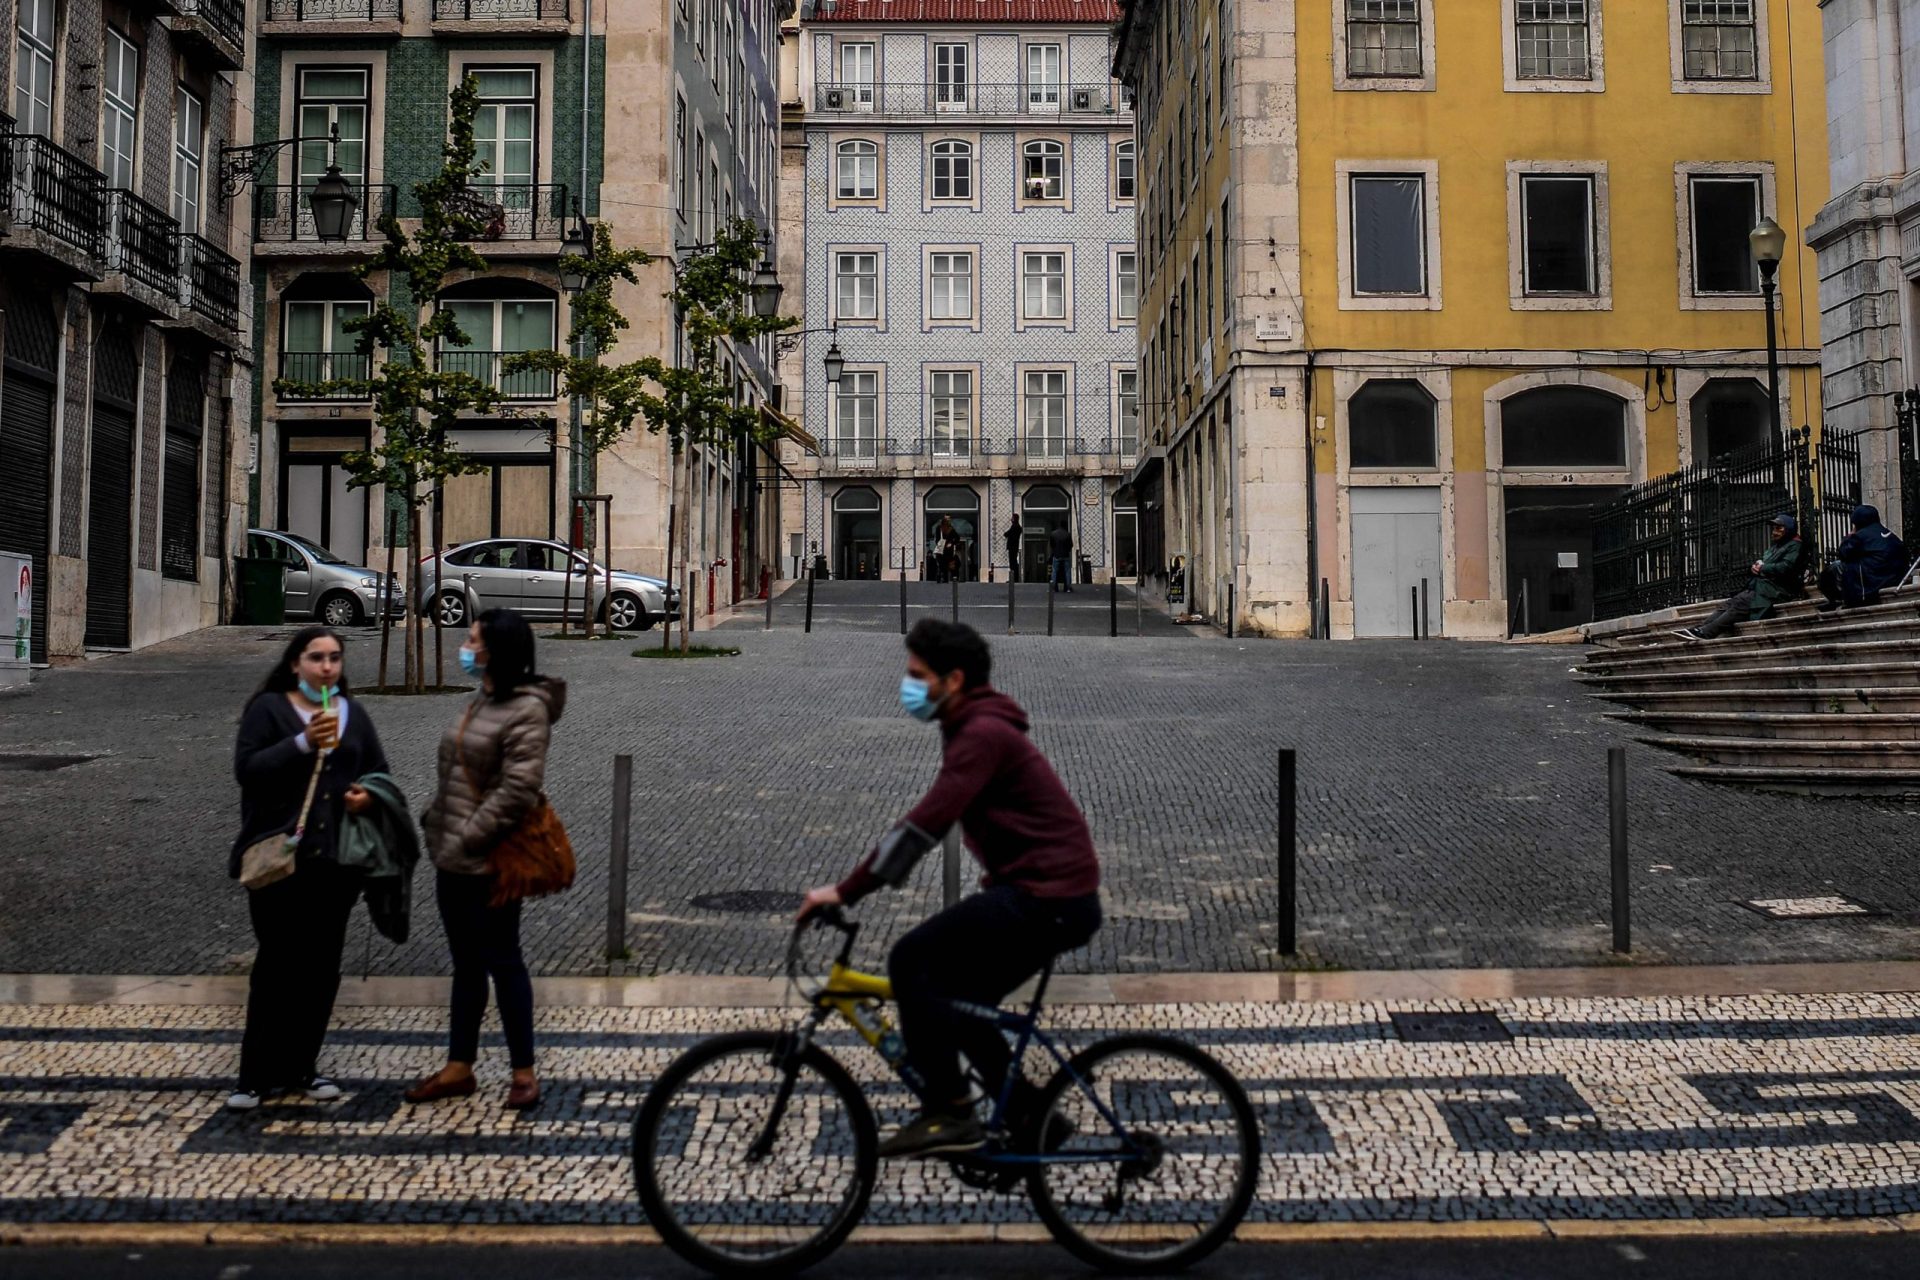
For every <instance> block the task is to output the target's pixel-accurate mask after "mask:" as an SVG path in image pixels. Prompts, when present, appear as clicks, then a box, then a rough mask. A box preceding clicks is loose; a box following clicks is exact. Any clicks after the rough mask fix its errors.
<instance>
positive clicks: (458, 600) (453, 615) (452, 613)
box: [440, 591, 467, 627]
mask: <svg viewBox="0 0 1920 1280" xmlns="http://www.w3.org/2000/svg"><path fill="white" fill-rule="evenodd" d="M440 625H441V626H442V627H464V626H466V625H467V600H466V597H465V596H463V595H461V594H460V593H459V592H458V591H443V592H441V594H440Z"/></svg>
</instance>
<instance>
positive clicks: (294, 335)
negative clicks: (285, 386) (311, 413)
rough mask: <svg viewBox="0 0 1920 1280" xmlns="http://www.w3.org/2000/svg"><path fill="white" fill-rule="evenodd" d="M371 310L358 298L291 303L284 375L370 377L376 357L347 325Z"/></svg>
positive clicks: (299, 378)
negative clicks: (362, 347) (362, 346)
mask: <svg viewBox="0 0 1920 1280" xmlns="http://www.w3.org/2000/svg"><path fill="white" fill-rule="evenodd" d="M368 310H369V304H367V303H365V302H354V301H346V302H289V303H287V318H286V323H285V325H284V326H283V327H282V329H281V335H280V376H281V377H283V378H287V379H289V380H291V381H294V382H327V381H330V380H332V379H334V378H365V377H367V376H368V375H369V374H370V373H371V372H372V365H373V357H372V355H362V354H360V352H359V351H357V350H355V347H356V345H357V344H358V342H359V335H357V334H354V333H349V332H348V331H347V327H346V326H347V321H349V320H353V319H357V318H361V317H364V316H366V314H367V313H368ZM468 336H469V337H472V336H473V334H472V333H471V332H469V334H468Z"/></svg>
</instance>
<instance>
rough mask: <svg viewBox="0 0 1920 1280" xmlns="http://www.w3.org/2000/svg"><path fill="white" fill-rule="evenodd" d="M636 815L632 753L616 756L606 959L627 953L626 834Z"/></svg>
mask: <svg viewBox="0 0 1920 1280" xmlns="http://www.w3.org/2000/svg"><path fill="white" fill-rule="evenodd" d="M632 816H633V757H632V756H615V757H614V758H613V843H612V846H611V847H610V848H609V849H608V861H607V959H608V960H624V959H625V958H626V956H627V852H628V848H629V845H628V840H627V835H628V831H629V829H630V826H631V821H632Z"/></svg>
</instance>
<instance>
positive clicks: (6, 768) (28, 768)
mask: <svg viewBox="0 0 1920 1280" xmlns="http://www.w3.org/2000/svg"><path fill="white" fill-rule="evenodd" d="M91 759H93V757H92V756H12V755H0V773H51V772H53V771H54V770H55V769H64V768H66V767H67V766H68V765H72V764H85V763H86V762H87V761H89V760H91Z"/></svg>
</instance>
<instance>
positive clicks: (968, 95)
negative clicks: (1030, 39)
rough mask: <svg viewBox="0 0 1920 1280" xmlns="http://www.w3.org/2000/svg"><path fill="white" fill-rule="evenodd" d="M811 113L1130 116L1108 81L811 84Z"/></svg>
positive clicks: (1125, 97) (1127, 102) (1123, 97)
mask: <svg viewBox="0 0 1920 1280" xmlns="http://www.w3.org/2000/svg"><path fill="white" fill-rule="evenodd" d="M813 109H814V110H815V111H816V112H820V113H823V114H826V115H850V116H852V115H881V116H921V115H926V116H931V115H968V116H1111V115H1119V114H1121V113H1123V112H1129V111H1132V110H1133V99H1132V97H1131V96H1130V95H1129V94H1128V93H1127V91H1126V90H1125V89H1123V88H1121V87H1120V86H1119V85H1116V84H1114V83H1112V82H1111V81H1107V80H1101V81H1096V82H1093V83H1089V84H1052V83H1044V82H1037V83H1026V84H965V85H952V84H932V83H929V82H925V81H919V82H915V83H911V84H864V83H860V82H857V81H856V82H849V83H840V84H816V85H815V86H814V88H813Z"/></svg>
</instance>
